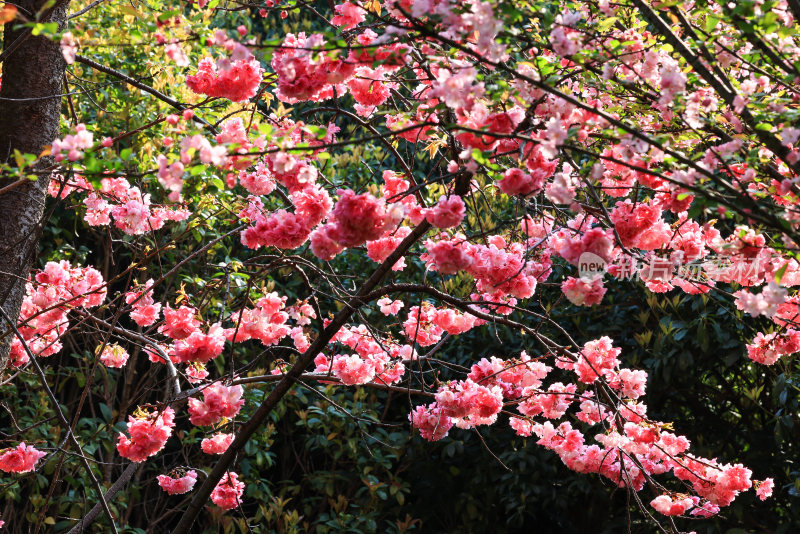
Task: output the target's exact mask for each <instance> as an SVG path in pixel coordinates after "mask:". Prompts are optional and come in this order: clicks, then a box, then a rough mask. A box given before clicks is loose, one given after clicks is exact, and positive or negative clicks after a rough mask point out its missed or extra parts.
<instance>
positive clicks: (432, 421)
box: [408, 402, 453, 441]
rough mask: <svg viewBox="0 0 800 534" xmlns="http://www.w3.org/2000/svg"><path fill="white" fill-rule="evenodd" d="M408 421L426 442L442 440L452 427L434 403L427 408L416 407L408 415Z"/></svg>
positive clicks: (447, 418)
mask: <svg viewBox="0 0 800 534" xmlns="http://www.w3.org/2000/svg"><path fill="white" fill-rule="evenodd" d="M408 420H409V421H410V422H411V426H412V427H414V428H416V429H417V430H419V433H420V435H421V436H422V437H423V438H425V439H427V440H428V441H438V440H440V439H442V438H443V437H445V436H446V435H447V433H448V431H449V430H450V428H452V426H453V422H452V421H451V420H450V418H449V417H448V416H447V415H446V414H445V412H444V410H443V409H442V408H440V407H439V406H437V404H436V403H435V402H434V403H432V404H429V405H428V406H417V407H416V408H415V409H414V411H412V412H411V413H410V414H408Z"/></svg>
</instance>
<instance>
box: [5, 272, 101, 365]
mask: <svg viewBox="0 0 800 534" xmlns="http://www.w3.org/2000/svg"><path fill="white" fill-rule="evenodd" d="M25 287H26V294H25V297H24V299H23V301H22V309H21V311H20V316H19V321H18V325H17V328H18V329H19V332H20V334H21V335H22V339H20V338H18V337H15V338H14V339H13V340H12V342H11V354H10V356H9V358H10V361H11V364H12V365H14V366H16V367H21V366H23V365H25V364H26V363H28V361H29V356H28V351H26V350H25V346H26V345H27V348H28V349H29V350H30V351H31V353H33V354H34V355H35V356H42V357H44V356H51V355H53V354H56V353H58V352H59V351H61V349H62V345H61V341H60V338H61V336H62V335H64V333H65V332H66V331H67V330H68V328H69V324H70V323H69V318H68V314H69V311H70V309H72V308H93V307H95V306H99V305H100V304H102V303H103V301H104V300H105V298H106V287H105V282H104V280H103V277H102V275H101V274H100V272H99V271H97V270H96V269H94V268H92V267H73V266H72V264H71V263H70V262H68V261H66V260H62V261H60V262H52V261H51V262H48V263H47V264H46V265H45V267H44V269H43V270H42V271H41V272H39V273H36V275H35V276H34V277H33V278H32V279H31V280H30V281H29V282H28V283H27V284H26V286H25ZM23 343H24V344H23Z"/></svg>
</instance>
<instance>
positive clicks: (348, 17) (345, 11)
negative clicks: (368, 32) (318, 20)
mask: <svg viewBox="0 0 800 534" xmlns="http://www.w3.org/2000/svg"><path fill="white" fill-rule="evenodd" d="M334 10H335V11H336V16H335V17H333V18H332V19H331V24H333V25H334V26H341V27H342V29H343V30H352V29H353V28H355V27H356V26H357V25H358V24H360V23H362V22H364V10H363V9H362V8H361V7H359V6H357V5H355V4H353V3H351V2H345V3H343V4H339V5H337V6H335V7H334Z"/></svg>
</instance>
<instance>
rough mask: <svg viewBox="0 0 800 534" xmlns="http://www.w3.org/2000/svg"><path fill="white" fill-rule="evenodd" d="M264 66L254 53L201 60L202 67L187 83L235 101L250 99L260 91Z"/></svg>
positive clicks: (197, 90)
mask: <svg viewBox="0 0 800 534" xmlns="http://www.w3.org/2000/svg"><path fill="white" fill-rule="evenodd" d="M263 72H264V69H262V68H261V65H260V64H259V63H258V61H257V60H255V59H252V56H249V57H245V58H243V59H238V60H236V61H230V60H227V59H226V60H219V61H217V62H216V63H214V60H213V59H211V58H210V57H207V58H205V59H203V60H201V61H200V65H199V67H198V71H197V73H196V74H194V75H193V76H187V77H186V85H187V86H188V87H189V89H191V90H192V91H194V92H195V93H201V94H204V95H207V96H211V97H221V98H227V99H228V100H231V101H233V102H244V101H246V100H250V99H251V98H253V97H254V96H255V95H256V92H258V86H259V85H260V83H261V75H262V74H263Z"/></svg>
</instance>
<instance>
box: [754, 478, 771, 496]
mask: <svg viewBox="0 0 800 534" xmlns="http://www.w3.org/2000/svg"><path fill="white" fill-rule="evenodd" d="M756 484H757V486H756V494H757V495H758V498H759V499H761V500H762V501H766V500H767V499H769V498H770V497H771V496H772V490H773V489H774V488H775V482H774V481H773V480H772V479H771V478H768V479H766V480H763V481H761V482H756Z"/></svg>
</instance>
